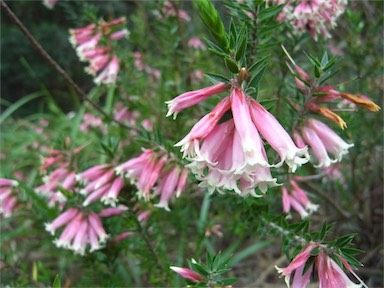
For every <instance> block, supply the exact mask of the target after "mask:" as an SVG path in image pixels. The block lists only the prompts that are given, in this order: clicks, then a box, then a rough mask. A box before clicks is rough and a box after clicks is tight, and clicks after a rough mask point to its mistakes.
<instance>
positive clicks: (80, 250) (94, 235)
mask: <svg viewBox="0 0 384 288" xmlns="http://www.w3.org/2000/svg"><path fill="white" fill-rule="evenodd" d="M62 226H66V227H65V228H64V230H63V231H62V233H61V235H60V237H59V238H58V239H56V240H54V243H55V244H56V246H57V247H63V248H66V249H70V250H73V251H74V252H75V253H76V254H80V255H84V254H85V250H86V247H87V244H89V245H90V246H91V247H90V252H92V251H94V250H97V249H100V248H101V245H100V244H103V243H104V242H105V241H106V239H107V238H108V235H107V234H106V233H105V231H104V228H103V225H102V223H101V221H100V218H99V216H97V215H96V214H95V213H93V212H90V213H89V214H88V215H86V214H84V213H83V212H81V211H80V210H79V209H77V208H70V209H68V210H67V211H65V212H64V213H63V214H61V215H60V216H58V217H57V218H56V219H55V220H54V221H53V222H52V223H46V224H45V227H46V230H47V231H48V232H50V233H51V234H52V235H53V234H55V232H56V230H57V229H58V228H60V227H62Z"/></svg>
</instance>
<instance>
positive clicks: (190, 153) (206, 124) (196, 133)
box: [175, 97, 231, 159]
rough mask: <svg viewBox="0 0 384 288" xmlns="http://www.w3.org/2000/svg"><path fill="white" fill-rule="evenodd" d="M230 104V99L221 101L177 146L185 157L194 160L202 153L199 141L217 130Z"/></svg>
mask: <svg viewBox="0 0 384 288" xmlns="http://www.w3.org/2000/svg"><path fill="white" fill-rule="evenodd" d="M230 104H231V103H230V98H229V97H226V98H224V99H223V100H221V101H220V102H219V103H218V104H217V105H216V107H215V108H214V109H213V110H212V111H211V112H210V113H208V114H207V115H205V116H204V117H203V118H202V119H201V120H200V121H199V122H197V123H196V124H195V126H193V128H192V129H191V131H190V132H189V133H188V135H187V136H185V137H184V138H183V139H182V140H181V141H180V142H178V143H177V144H175V146H181V152H184V153H183V157H187V158H190V159H192V158H194V157H196V155H198V154H199V153H200V152H199V150H200V147H199V141H201V140H202V139H204V138H205V137H206V136H207V135H208V134H209V133H210V132H211V131H212V130H213V129H214V128H215V126H216V124H217V122H219V120H220V119H221V117H223V115H224V114H225V112H227V111H228V110H229V109H230Z"/></svg>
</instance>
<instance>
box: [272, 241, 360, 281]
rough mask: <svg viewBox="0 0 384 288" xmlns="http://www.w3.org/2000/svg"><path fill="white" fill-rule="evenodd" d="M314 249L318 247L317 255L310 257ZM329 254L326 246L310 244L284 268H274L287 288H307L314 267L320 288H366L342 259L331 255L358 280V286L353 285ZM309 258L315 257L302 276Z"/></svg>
mask: <svg viewBox="0 0 384 288" xmlns="http://www.w3.org/2000/svg"><path fill="white" fill-rule="evenodd" d="M316 247H319V253H318V254H317V255H316V256H312V255H311V254H310V252H311V251H312V250H313V249H314V248H316ZM329 254H330V252H329V250H328V248H327V247H326V246H324V245H321V244H319V243H311V244H309V245H308V246H307V247H306V248H305V249H304V250H303V251H301V252H300V253H299V254H298V255H297V256H296V257H295V258H294V259H293V260H292V262H291V263H290V264H289V265H288V266H287V267H286V268H278V267H276V269H277V271H278V272H279V273H281V274H282V275H283V276H285V283H286V284H287V287H291V288H305V287H308V285H309V281H310V276H311V274H312V272H313V270H314V269H313V268H314V267H315V268H316V269H315V271H316V272H317V275H318V278H319V287H320V288H360V287H365V288H367V286H366V285H365V284H364V282H363V281H361V279H360V278H359V277H358V276H357V275H356V274H355V273H354V272H353V270H352V268H351V267H350V265H349V264H348V262H347V261H346V260H345V259H344V258H343V257H341V256H340V255H337V254H333V255H334V256H335V257H337V258H338V259H339V260H340V261H341V262H342V263H343V264H344V266H345V267H346V269H347V270H348V271H349V272H350V273H352V274H353V275H354V276H355V277H356V279H358V280H359V282H360V283H359V284H355V283H353V282H352V281H351V280H350V279H349V278H348V276H347V275H346V274H345V272H344V271H343V269H342V268H341V267H340V266H339V265H338V264H336V262H335V261H334V260H333V259H331V258H330V256H329ZM310 257H315V259H314V264H311V265H310V266H309V267H308V270H307V271H306V272H305V273H304V274H303V271H304V268H305V265H306V263H307V261H308V259H309V258H310ZM292 273H294V276H293V279H292V281H291V278H292Z"/></svg>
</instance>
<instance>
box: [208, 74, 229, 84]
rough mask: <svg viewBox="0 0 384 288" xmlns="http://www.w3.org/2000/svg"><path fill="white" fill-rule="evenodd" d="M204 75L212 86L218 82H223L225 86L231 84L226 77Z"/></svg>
mask: <svg viewBox="0 0 384 288" xmlns="http://www.w3.org/2000/svg"><path fill="white" fill-rule="evenodd" d="M204 75H205V77H207V79H208V80H209V81H210V82H212V83H213V84H216V83H219V82H224V83H227V84H231V81H230V80H229V79H228V78H227V77H225V76H222V75H219V74H212V73H205V74H204Z"/></svg>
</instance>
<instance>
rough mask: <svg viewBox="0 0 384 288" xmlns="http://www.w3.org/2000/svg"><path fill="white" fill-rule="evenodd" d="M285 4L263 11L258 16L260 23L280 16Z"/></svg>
mask: <svg viewBox="0 0 384 288" xmlns="http://www.w3.org/2000/svg"><path fill="white" fill-rule="evenodd" d="M284 6H285V5H284V4H281V5H278V6H271V7H269V8H266V9H262V10H261V11H260V12H259V14H258V17H257V18H258V19H259V21H263V20H265V19H268V18H271V17H274V16H275V15H277V14H279V13H280V12H281V10H283V8H284Z"/></svg>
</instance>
